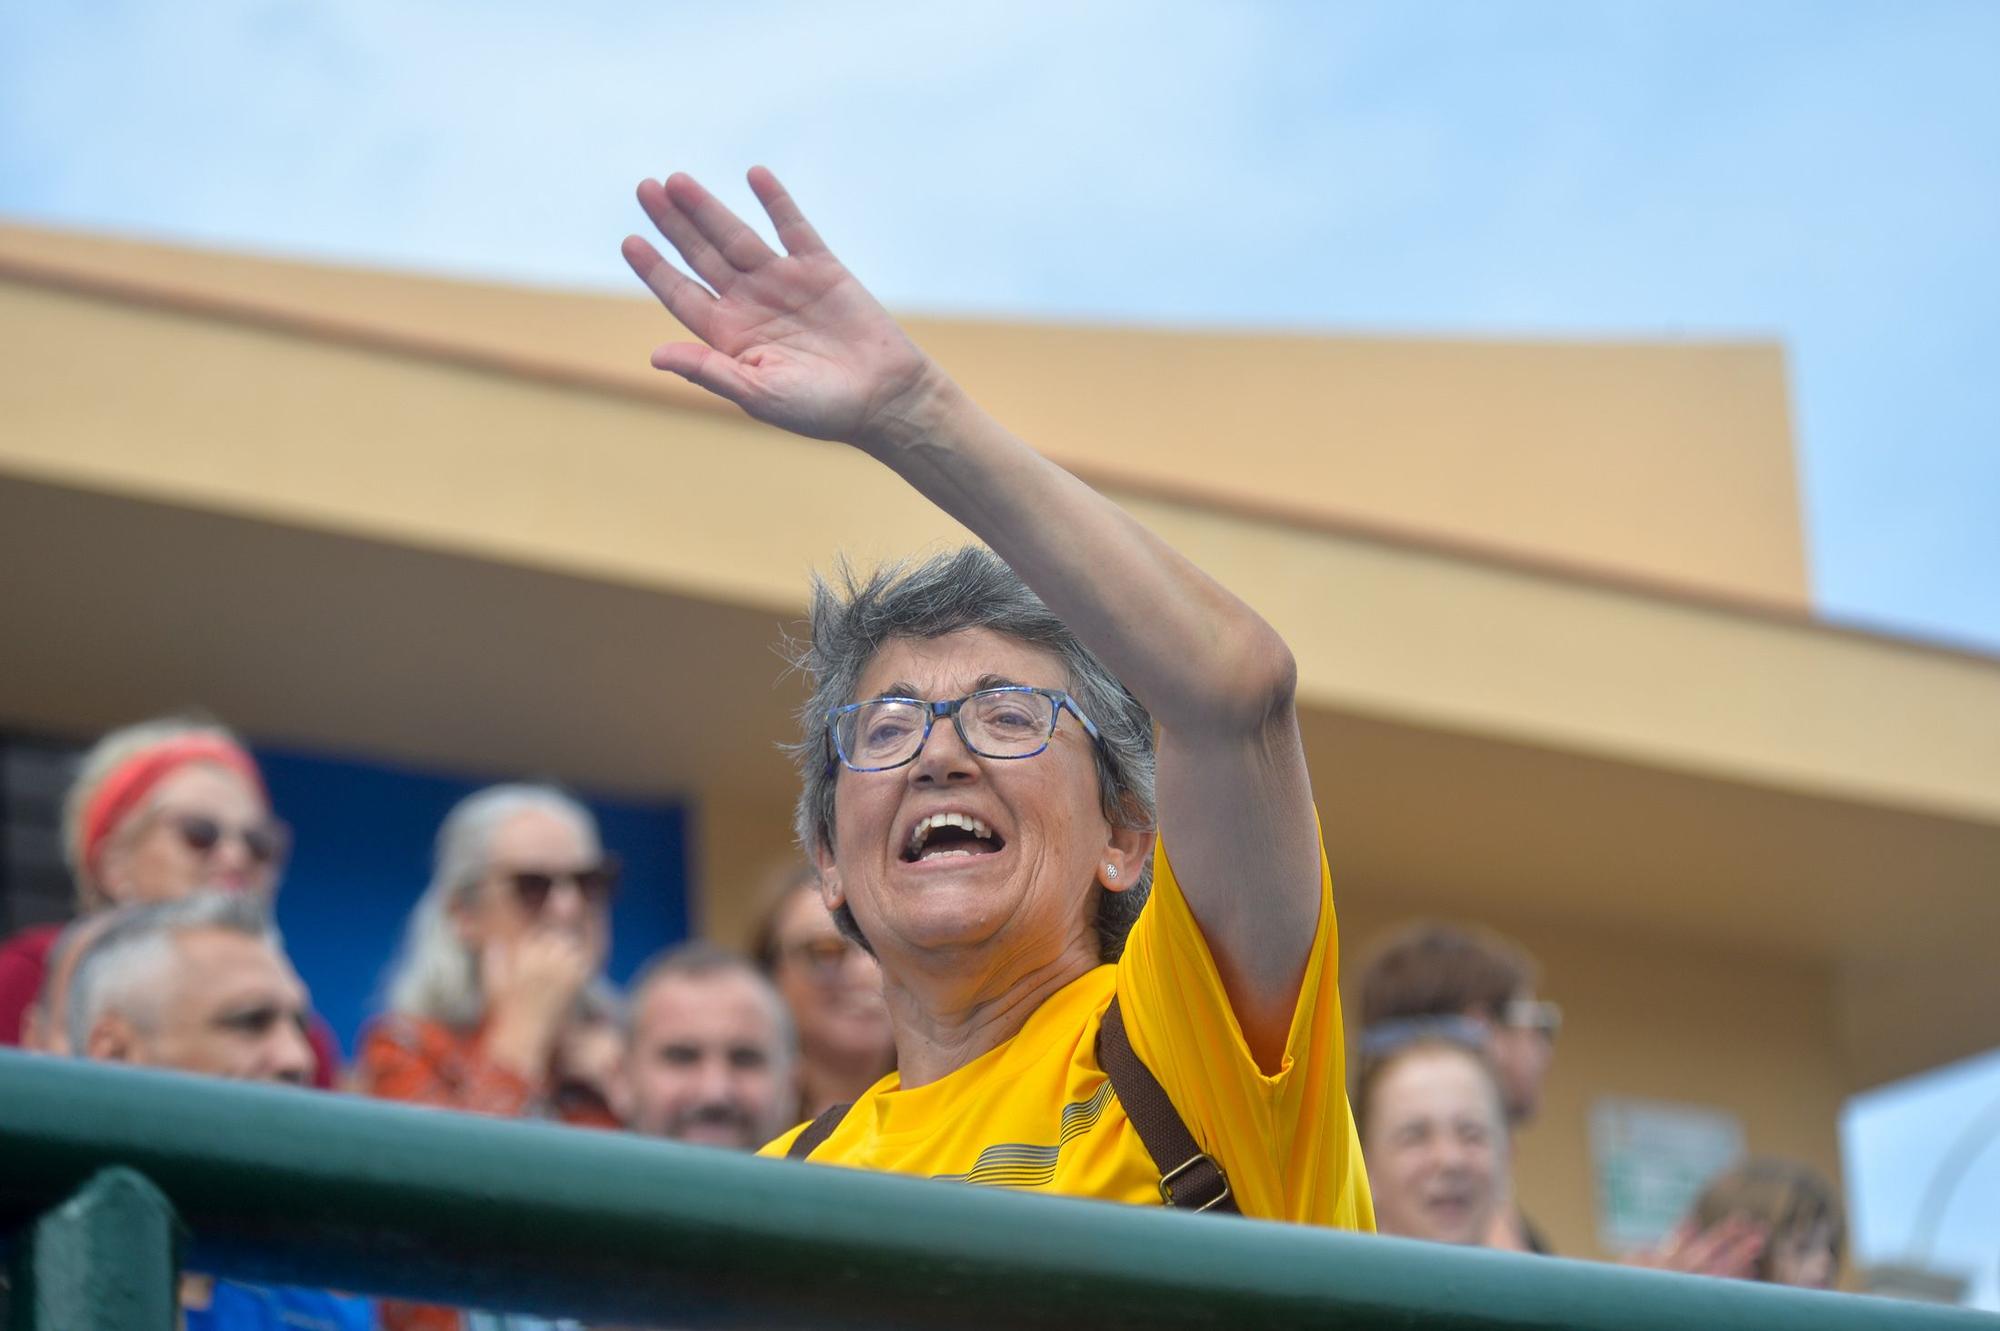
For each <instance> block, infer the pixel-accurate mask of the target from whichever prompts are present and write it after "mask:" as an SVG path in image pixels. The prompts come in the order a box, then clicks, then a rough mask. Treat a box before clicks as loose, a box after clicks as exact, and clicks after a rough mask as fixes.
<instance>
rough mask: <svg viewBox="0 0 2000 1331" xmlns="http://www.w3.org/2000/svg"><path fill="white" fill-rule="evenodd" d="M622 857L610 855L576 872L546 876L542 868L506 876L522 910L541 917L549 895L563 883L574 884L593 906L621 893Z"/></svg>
mask: <svg viewBox="0 0 2000 1331" xmlns="http://www.w3.org/2000/svg"><path fill="white" fill-rule="evenodd" d="M618 868H619V866H618V858H617V857H616V856H614V855H607V856H605V857H604V858H603V859H602V860H600V861H598V862H597V863H596V864H593V865H591V866H590V867H589V868H587V869H578V870H576V871H575V872H574V873H544V872H542V871H541V870H538V869H516V870H514V871H513V872H511V873H508V874H506V875H504V877H505V878H506V880H507V882H508V884H509V885H510V886H512V887H513V889H514V896H515V897H516V899H518V900H519V901H520V903H521V908H522V909H523V910H526V911H527V912H528V913H529V914H530V915H539V914H541V913H542V910H543V908H544V907H546V906H547V905H548V904H549V893H551V892H553V891H555V890H556V885H557V884H559V883H574V884H575V885H576V890H577V893H578V894H579V895H580V896H582V897H583V899H584V900H585V901H587V902H588V903H590V904H591V905H593V906H602V905H604V904H605V903H607V902H609V901H610V900H611V898H612V897H614V896H616V895H617V894H618Z"/></svg>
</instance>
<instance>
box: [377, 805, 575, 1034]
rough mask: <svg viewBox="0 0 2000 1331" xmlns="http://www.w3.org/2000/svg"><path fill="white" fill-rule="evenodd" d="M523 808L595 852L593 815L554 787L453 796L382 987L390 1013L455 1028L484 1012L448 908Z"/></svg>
mask: <svg viewBox="0 0 2000 1331" xmlns="http://www.w3.org/2000/svg"><path fill="white" fill-rule="evenodd" d="M530 810H535V811H539V812H542V813H548V814H553V815H554V816H556V817H557V818H561V819H563V820H564V821H565V822H568V823H570V824H571V825H573V826H574V827H575V828H576V830H577V832H578V834H579V835H581V836H582V838H583V842H584V845H585V846H586V848H587V849H588V851H589V853H590V854H592V855H595V854H598V853H599V850H600V847H599V844H598V839H597V820H596V819H595V818H593V817H592V816H591V813H590V810H589V809H586V808H585V807H584V806H583V805H582V804H581V803H579V802H578V801H577V800H576V799H574V798H572V797H571V796H569V795H567V794H565V793H564V792H563V791H561V790H558V789H557V788H556V787H554V786H549V785H535V784H526V783H521V784H511V785H501V786H488V787H487V788H486V789H484V790H480V791H475V792H474V793H472V794H470V795H467V796H466V797H465V798H464V799H462V800H460V801H459V802H458V803H457V804H456V805H455V806H454V807H453V808H452V811H451V812H450V813H448V814H446V815H445V819H444V822H443V823H441V824H439V826H438V834H437V846H436V851H435V854H434V856H433V860H432V868H431V881H430V886H428V887H426V888H425V889H424V894H423V896H422V897H420V898H418V900H417V904H416V906H415V908H414V909H412V910H411V912H410V919H409V923H408V925H407V926H406V927H405V929H404V933H403V946H402V950H401V951H400V952H399V953H398V954H397V957H396V960H395V962H394V964H393V965H392V966H391V968H390V971H389V975H388V979H387V981H386V985H385V987H386V989H387V991H388V1006H389V1010H390V1011H391V1012H400V1013H403V1014H405V1015H407V1016H413V1017H424V1018H427V1019H429V1020H431V1021H438V1022H442V1023H443V1024H445V1025H446V1026H451V1027H454V1028H456V1029H459V1030H465V1029H469V1028H471V1027H473V1026H477V1025H478V1024H479V1022H480V1019H481V1018H483V1017H484V1016H485V1015H486V995H485V993H484V992H483V991H482V990H481V988H480V984H479V958H477V957H475V956H474V955H473V954H472V952H471V950H470V949H468V948H467V947H466V946H465V944H464V942H463V941H461V940H460V938H459V936H458V930H457V929H456V928H455V927H454V926H453V924H452V908H453V907H455V906H457V905H459V904H460V903H461V902H463V901H464V900H465V897H466V895H467V894H468V893H469V892H470V891H471V890H472V889H473V888H474V887H476V886H477V885H478V883H479V880H480V879H482V878H484V877H485V876H486V870H487V869H488V868H489V867H490V866H491V863H492V856H493V837H494V834H495V833H496V832H498V831H499V830H500V827H501V825H502V824H504V823H506V822H507V821H508V820H510V819H512V818H513V817H514V816H515V815H516V814H520V813H526V812H528V811H530Z"/></svg>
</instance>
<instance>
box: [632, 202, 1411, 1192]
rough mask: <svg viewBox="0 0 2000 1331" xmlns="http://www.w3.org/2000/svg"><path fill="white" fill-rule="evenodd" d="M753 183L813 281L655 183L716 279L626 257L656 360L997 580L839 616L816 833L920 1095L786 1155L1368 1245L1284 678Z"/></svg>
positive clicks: (821, 668) (869, 590)
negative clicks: (1286, 1222)
mask: <svg viewBox="0 0 2000 1331" xmlns="http://www.w3.org/2000/svg"><path fill="white" fill-rule="evenodd" d="M750 187H751V189H752V190H753V191H754V192H755V193H756V195H757V197H758V199H759V200H760V202H761V203H762V204H763V206H764V209H765V211H766V212H767V213H768V214H769V215H770V218H771V221H772V223H773V224H774V225H775V227H776V230H777V235H778V238H779V240H780V242H781V244H782V245H783V247H784V251H785V252H784V253H782V254H780V253H776V252H774V251H772V250H771V249H770V248H769V247H767V246H766V244H765V243H764V242H763V241H762V240H761V239H759V238H758V236H757V235H756V234H755V233H754V232H753V231H752V230H751V229H750V228H749V227H747V226H745V225H744V224H743V223H742V221H740V220H739V219H738V218H737V217H735V216H734V215H733V214H732V213H731V212H730V211H729V210H728V209H727V208H725V207H724V206H723V205H722V204H721V203H719V202H718V201H717V200H716V199H715V198H714V197H713V196H711V195H710V194H709V193H708V192H707V191H705V190H704V189H703V188H702V187H701V186H700V185H698V184H696V183H695V182H694V181H693V180H691V179H689V178H688V177H686V176H684V175H675V176H672V177H670V178H669V179H668V180H667V181H666V182H665V183H664V184H661V183H659V182H655V181H650V180H649V181H646V182H645V183H643V184H642V185H641V186H640V187H639V201H640V204H641V206H642V207H643V208H644V209H645V211H646V213H647V214H648V216H650V217H651V219H652V220H653V222H654V223H655V224H656V225H657V226H658V227H659V228H660V230H661V231H662V232H663V233H664V234H665V235H666V237H667V238H668V240H670V241H671V242H672V243H673V245H674V247H675V248H676V249H677V250H678V251H679V252H680V255H681V258H682V260H683V261H684V262H685V263H686V264H687V266H688V267H689V268H690V269H692V270H693V273H694V278H690V277H689V276H687V275H685V274H683V273H682V272H680V271H679V270H678V269H676V268H675V267H674V266H673V265H671V264H669V263H667V262H665V261H664V260H663V259H662V258H661V257H660V255H659V253H658V252H657V251H656V250H655V249H654V248H653V247H652V246H651V245H650V244H648V243H647V242H646V241H644V240H641V239H639V238H638V237H632V238H630V239H628V240H627V241H626V242H625V255H626V258H627V260H628V261H629V262H630V263H631V265H632V267H633V269H634V270H635V271H636V272H637V273H638V274H639V276H640V277H641V278H642V279H643V280H644V281H645V282H646V283H647V285H648V286H650V287H651V288H652V290H653V291H654V292H655V293H656V294H657V295H658V296H659V298H660V300H661V301H662V303H663V304H665V306H666V307H667V309H668V310H669V311H670V312H671V313H672V314H673V315H674V316H675V317H676V318H677V319H678V320H679V321H680V322H681V323H682V324H683V325H684V326H686V327H687V328H688V329H689V330H690V331H692V332H693V333H694V335H695V336H696V337H697V338H699V339H701V340H700V341H699V342H696V343H677V344H673V345H668V346H663V347H661V348H659V349H658V350H656V351H655V352H654V353H653V364H654V365H655V366H657V367H658V368H660V369H663V370H668V371H671V372H673V373H676V374H679V375H681V376H683V377H685V378H686V379H688V380H689V381H691V382H693V383H695V384H698V385H700V386H701V387H703V388H706V389H708V390H710V391H712V392H714V393H716V394H719V395H720V396H722V397H724V398H727V399H728V400H730V401H732V402H734V403H736V404H737V405H738V406H740V407H742V408H743V409H744V410H745V411H747V412H748V413H749V414H750V415H752V416H754V417H756V418H757V419H759V420H762V421H766V422H768V423H771V424H774V425H778V426H781V427H783V428H785V429H789V430H792V431H795V432H797V433H800V434H804V435H809V436H813V437H816V438H822V439H833V440H839V441H842V442H845V443H848V444H851V445H853V446H855V447H857V448H859V449H861V450H862V451H863V452H865V453H867V454H868V455H869V456H871V457H873V458H875V459H876V460H878V461H880V462H882V463H884V464H885V465H886V466H888V467H889V468H890V469H891V470H893V471H894V472H896V473H897V474H898V475H900V476H901V477H902V478H903V479H904V480H905V481H907V482H908V483H909V484H911V485H913V486H914V487H915V488H916V489H917V490H918V491H919V492H921V493H922V494H923V495H925V496H926V497H927V498H929V499H930V500H931V501H932V502H934V503H936V504H937V505H939V506H940V507H941V508H943V509H944V510H945V511H946V512H948V513H950V514H951V515H952V516H953V517H955V518H957V519H958V520H959V521H960V522H962V523H964V524H965V525H966V526H967V527H969V528H970V529H971V530H972V531H973V532H974V533H975V534H976V535H978V536H979V537H980V538H981V539H983V540H984V541H985V542H986V544H987V545H988V546H990V547H991V548H992V551H993V552H994V554H995V555H997V556H998V558H994V557H993V556H992V555H988V554H986V553H985V552H982V551H968V552H962V553H960V554H957V555H952V556H946V557H944V558H941V559H938V560H933V561H931V562H930V563H927V564H925V565H923V566H921V567H918V568H915V569H909V570H900V571H898V570H891V571H889V572H886V573H881V574H877V575H876V576H874V577H871V578H866V579H852V578H850V579H848V580H847V582H846V584H845V585H844V586H842V587H840V588H838V589H828V588H826V587H821V588H820V589H819V592H818V594H817V596H816V597H815V603H814V607H813V629H812V636H811V642H810V645H809V648H808V650H807V652H806V653H805V661H804V664H805V665H806V667H807V669H808V671H809V672H810V673H811V675H812V678H813V680H814V683H815V685H816V696H815V698H814V701H813V704H812V706H811V707H810V708H809V710H808V712H807V714H806V717H805V721H806V733H805V736H804V741H803V743H802V745H801V748H800V755H801V759H802V764H803V771H804V776H805V779H806V790H805V794H804V796H803V798H802V799H801V802H800V807H799V826H798V830H799V833H800V837H801V841H802V843H803V845H804V848H805V849H806V851H807V852H808V854H810V855H811V856H812V857H813V858H814V860H815V862H816V864H817V866H818V868H819V871H820V883H821V891H822V895H823V897H824V900H825V902H826V905H827V907H828V908H829V909H830V910H832V911H833V912H834V913H835V914H836V916H837V917H838V918H839V919H840V920H841V921H842V923H843V926H844V927H845V928H847V929H849V930H851V931H852V933H853V936H855V937H856V938H857V939H858V940H860V941H862V942H863V943H864V944H865V945H866V946H867V947H868V948H870V950H872V951H873V952H874V953H875V955H876V956H877V957H878V958H879V960H880V962H881V966H882V974H883V988H884V996H885V998H886V1000H887V1002H888V1004H889V1009H890V1014H891V1019H892V1021H893V1024H894V1027H895V1033H896V1050H897V1062H898V1067H899V1071H898V1072H895V1073H891V1074H890V1075H889V1076H887V1077H885V1078H883V1079H882V1080H881V1081H879V1082H877V1083H876V1084H875V1085H874V1086H873V1087H871V1088H870V1089H869V1090H868V1091H867V1092H866V1093H865V1094H864V1095H863V1096H862V1098H861V1100H860V1101H859V1102H857V1103H856V1104H855V1106H854V1107H853V1108H852V1109H851V1110H848V1111H846V1112H842V1111H840V1110H838V1109H836V1110H833V1111H829V1112H828V1113H827V1114H825V1115H822V1116H821V1117H820V1118H819V1119H816V1120H814V1122H813V1123H812V1124H810V1125H807V1126H806V1127H805V1128H804V1129H802V1130H799V1131H797V1132H794V1133H793V1134H789V1135H788V1136H787V1137H785V1138H781V1139H780V1140H779V1141H778V1142H776V1143H773V1144H772V1146H771V1147H769V1148H767V1150H769V1151H773V1152H777V1153H785V1154H791V1155H794V1156H801V1155H803V1156H807V1157H809V1158H811V1159H813V1160H819V1161H828V1162H836V1163H846V1164H853V1165H860V1166H864V1167H870V1168H877V1169H888V1170H895V1171H899V1172H904V1173H912V1174H921V1175H928V1176H933V1177H948V1178H955V1179H961V1180H966V1181H970V1182H976V1183H997V1184H1007V1185H1013V1186H1017V1187H1024V1188H1032V1189H1038V1190H1044V1191H1052V1192H1061V1193H1068V1194H1072V1195H1081V1196H1091V1197H1102V1198H1111V1199H1117V1200H1122V1201H1130V1202H1150V1203H1154V1204H1158V1203H1160V1202H1161V1201H1162V1200H1165V1201H1167V1202H1168V1203H1169V1204H1173V1205H1178V1206H1187V1205H1193V1206H1203V1207H1205V1206H1216V1207H1218V1208H1220V1209H1225V1210H1229V1209H1236V1210H1240V1211H1242V1212H1243V1213H1245V1214H1250V1215H1256V1216H1263V1217H1267V1218H1275V1219H1290V1220H1299V1221H1307V1222H1313V1223H1321V1224H1334V1225H1346V1226H1354V1227H1366V1226H1368V1225H1370V1224H1371V1223H1372V1214H1371V1211H1370V1206H1369V1200H1368V1190H1367V1181H1366V1178H1365V1176H1364V1175H1363V1173H1362V1168H1361V1157H1360V1151H1359V1149H1358V1146H1357V1144H1356V1141H1355V1134H1354V1124H1353V1119H1352V1116H1351V1115H1350V1113H1349V1111H1348V1106H1347V1102H1346V1096H1345V1094H1344V1092H1343V1089H1342V1087H1343V1077H1344V1067H1343V1060H1344V1054H1343V1049H1342V1042H1341V1031H1340V1011H1339V995H1338V991H1337V990H1336V988H1335V974H1336V965H1335V940H1334V922H1333V906H1332V898H1331V895H1330V889H1329V879H1328V875H1327V872H1326V864H1325V858H1324V856H1323V854H1322V852H1321V848H1320V843H1319V831H1318V822H1317V817H1316V814H1315V810H1314V807H1313V801H1312V789H1311V785H1310V782H1309V780H1308V778H1307V773H1306V765H1305V755H1304V750H1303V747H1302V744H1301V741H1300V737H1299V726H1298V719H1297V715H1296V711H1295V709H1294V705H1293V695H1294V688H1295V681H1296V667H1295V665H1294V663H1293V660H1292V656H1291V653H1290V651H1289V649H1288V648H1287V647H1286V645H1285V643H1284V641H1283V640H1282V639H1281V638H1280V637H1279V636H1278V634H1277V633H1276V632H1275V631H1274V630H1273V629H1272V628H1271V626H1270V625H1269V624H1267V623H1265V622H1264V621H1263V620H1262V619H1261V618H1260V617H1259V616H1258V615H1257V614H1256V613H1255V612H1254V611H1252V610H1251V609H1250V608H1249V607H1248V606H1246V605H1244V604H1243V603H1242V602H1241V601H1239V600H1238V599H1237V598H1236V597H1235V596H1233V595H1231V594H1230V593H1229V592H1227V591H1225V590H1224V589H1223V588H1221V587H1220V586H1218V585H1217V584H1216V583H1214V582H1213V581H1211V580H1210V579H1209V578H1207V577H1206V576H1204V575H1203V574H1202V573H1201V572H1200V571H1199V570H1198V569H1196V568H1195V567H1194V566H1193V565H1192V564H1190V563H1189V562H1188V561H1187V560H1185V559H1184V558H1182V557H1181V556H1180V555H1179V554H1177V553H1176V552H1175V551H1174V550H1172V549H1171V548H1169V547H1168V546H1167V545H1166V544H1165V543H1164V542H1162V541H1161V540H1159V538H1157V537H1156V536H1154V535H1153V534H1152V533H1150V532H1148V531H1146V530H1145V529H1144V528H1143V527H1141V526H1140V525H1139V524H1138V523H1136V522H1134V521H1133V520H1132V519H1131V518H1130V517H1129V516H1128V515H1126V514H1125V513H1124V512H1123V511H1122V510H1120V509H1119V508H1117V507H1116V506H1115V505H1113V504H1111V503H1109V502H1108V501H1106V500H1105V499H1103V498H1102V497H1101V496H1099V495H1097V494H1095V493H1094V492H1092V491H1091V490H1090V489H1089V487H1087V486H1085V485H1083V484H1082V483H1081V482H1079V481H1078V480H1076V479H1075V478H1074V477H1072V476H1070V475H1069V474H1068V473H1066V472H1064V471H1063V470H1062V469H1061V468H1059V467H1057V466H1056V465H1055V464H1053V463H1051V462H1049V461H1048V460H1047V459H1045V458H1043V457H1041V456H1040V455H1038V454H1037V453H1035V452H1034V451H1033V450H1032V449H1030V448H1029V447H1027V446H1026V445H1025V444H1023V443H1022V442H1021V441H1019V440H1018V439H1016V438H1014V437H1013V436H1011V435H1010V434H1008V433H1007V432H1006V431H1005V430H1003V429H1002V428H1001V427H1000V426H999V425H998V424H996V423H995V422H994V421H993V420H992V419H990V418H989V417H987V416H986V415H985V414H984V413H983V412H982V411H980V409H979V408H978V407H977V406H976V405H975V404H974V403H973V402H972V401H971V400H970V399H968V398H967V397H966V396H965V394H964V393H963V392H962V391H961V390H960V389H959V388H958V387H957V385H955V384H954V383H953V382H952V381H951V380H950V379H949V378H948V377H947V376H946V375H945V374H944V372H943V371H942V370H941V369H940V368H939V367H938V366H937V364H936V363H935V362H933V361H932V360H930V359H929V357H927V356H925V355H924V353H923V352H922V351H920V350H919V349H918V348H917V347H916V346H915V345H914V344H912V343H911V341H910V340H909V338H908V337H906V336H905V335H904V334H903V332H902V330H901V329H900V328H898V327H897V326H896V324H895V323H894V321H893V320H891V319H890V318H889V316H888V315H887V314H886V313H885V312H884V311H883V310H882V308H881V306H880V305H878V304H877V303H876V301H875V300H874V298H873V297H871V296H870V295H869V294H868V292H867V291H865V290H864V289H863V288H862V287H861V285H860V284H859V283H858V282H857V281H856V280H855V279H854V277H853V276H852V275H851V274H849V273H848V272H847V270H846V269H845V268H844V267H842V266H841V264H840V263H839V261H838V260H836V259H835V258H834V257H833V255H832V254H831V253H830V252H829V251H828V250H827V248H826V246H825V245H824V244H823V243H822V242H821V240H820V238H819V236H818V235H817V234H816V233H815V232H814V231H813V229H812V227H811V226H810V225H809V224H808V223H807V222H806V220H805V218H804V216H803V215H802V214H801V213H800V211H799V209H798V207H797V205H796V204H795V203H794V202H793V201H792V199H791V197H790V196H789V195H787V194H786V193H785V191H784V189H783V188H782V187H781V186H780V185H779V184H778V182H777V180H776V179H775V178H774V177H773V176H772V175H771V174H770V173H769V172H768V171H765V170H763V169H762V168H759V169H756V170H753V171H752V172H751V173H750ZM695 278H698V279H700V280H699V281H697V280H695ZM1003 561H1004V562H1003ZM1128 689H1129V691H1128ZM1141 704H1143V706H1142V705H1141ZM1149 713H1150V715H1149ZM1155 723H1157V725H1158V727H1159V738H1158V746H1157V779H1156V769H1155V747H1154V739H1153V725H1154V724H1155ZM1156 792H1157V793H1156ZM1156 826H1157V827H1159V828H1160V829H1162V833H1161V834H1162V835H1163V837H1164V840H1163V841H1160V842H1158V843H1157V845H1156V840H1155V831H1154V829H1155V827H1156ZM1149 892H1150V899H1147V897H1148V893H1149ZM1142 907H1143V908H1142Z"/></svg>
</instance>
